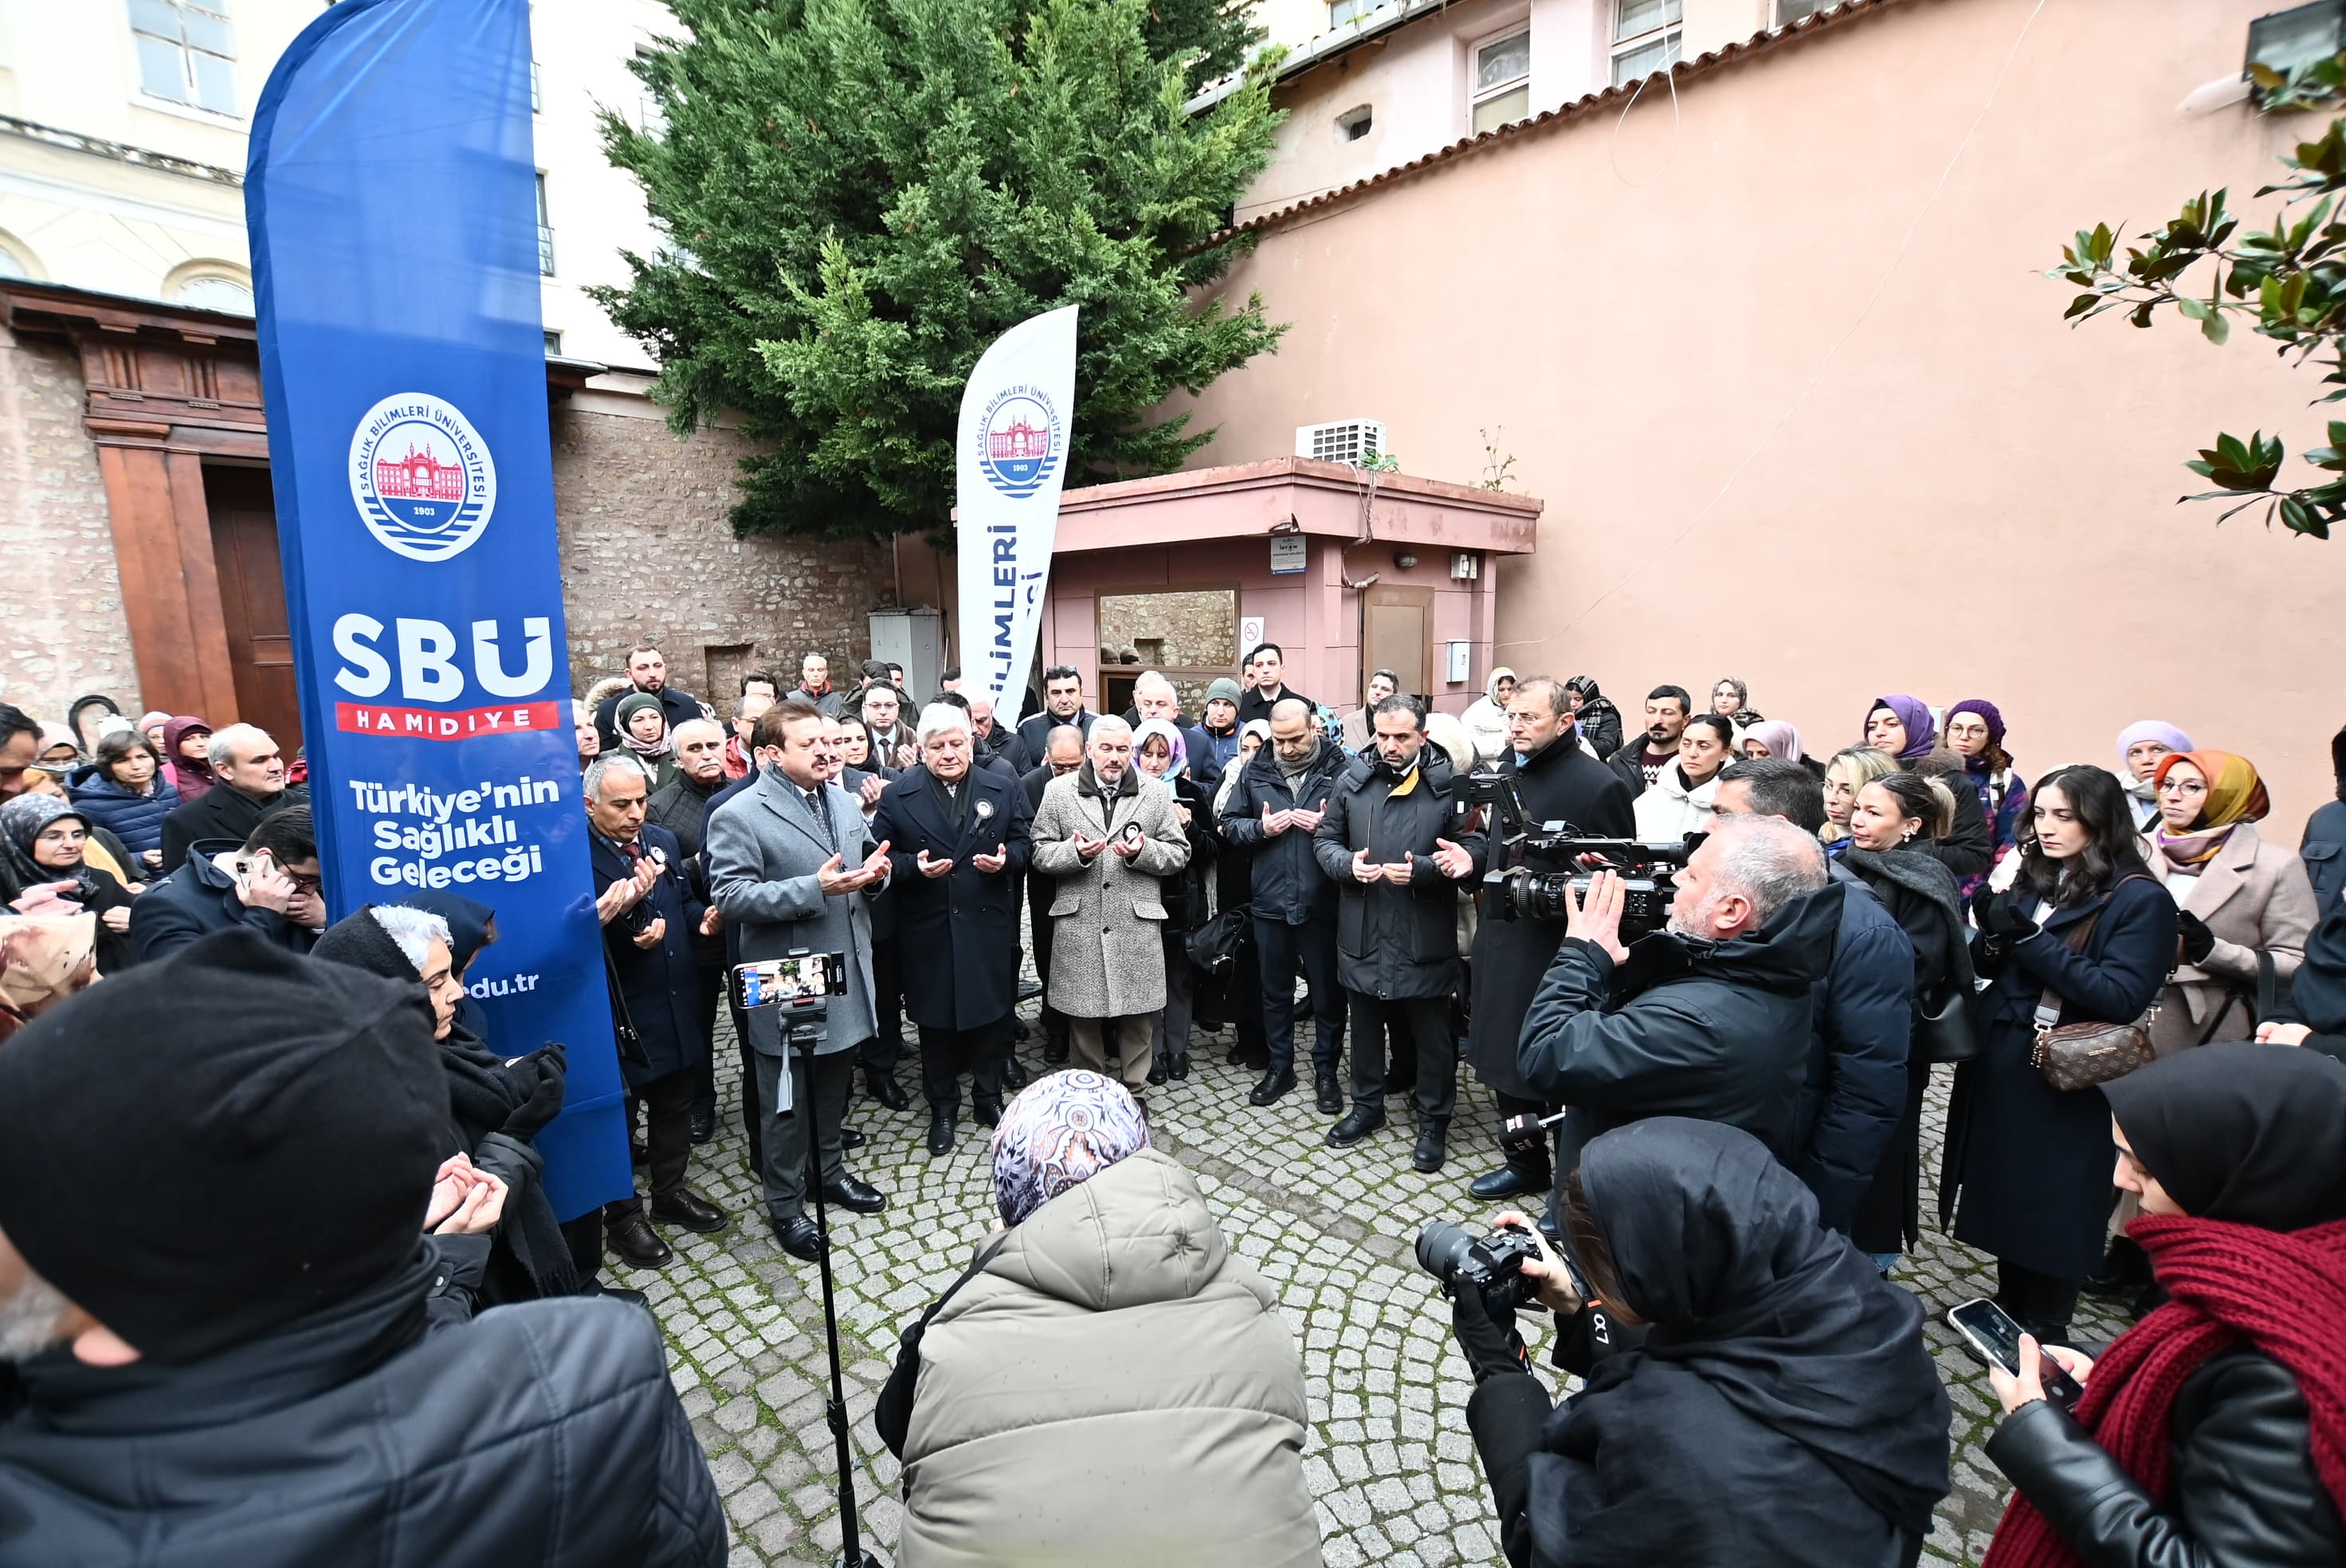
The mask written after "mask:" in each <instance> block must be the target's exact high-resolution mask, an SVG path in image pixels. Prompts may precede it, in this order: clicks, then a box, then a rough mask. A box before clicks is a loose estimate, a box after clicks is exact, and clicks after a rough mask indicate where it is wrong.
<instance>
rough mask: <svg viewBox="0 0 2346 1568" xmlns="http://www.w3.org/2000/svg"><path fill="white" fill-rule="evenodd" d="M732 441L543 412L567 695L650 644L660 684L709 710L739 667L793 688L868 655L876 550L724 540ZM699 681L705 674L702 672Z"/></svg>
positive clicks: (882, 554)
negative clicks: (811, 658) (806, 669)
mask: <svg viewBox="0 0 2346 1568" xmlns="http://www.w3.org/2000/svg"><path fill="white" fill-rule="evenodd" d="M745 450H747V448H746V447H745V445H744V444H743V443H742V442H741V441H740V440H739V438H738V437H735V436H732V435H729V434H728V433H724V432H722V431H704V432H701V433H697V434H695V435H693V436H692V437H690V438H689V439H688V440H678V438H677V437H676V436H675V435H674V434H672V433H670V432H669V431H668V427H667V425H666V424H665V423H663V422H662V421H660V420H659V419H658V418H645V417H641V416H639V415H632V414H624V413H616V412H595V411H593V410H590V409H585V408H579V407H576V406H570V405H561V404H557V405H556V410H555V413H554V496H555V518H556V526H557V528H558V529H559V531H560V534H561V540H562V574H563V612H564V614H565V616H566V617H567V618H568V621H569V629H570V667H571V671H572V676H573V678H574V680H575V682H576V689H577V690H579V691H582V692H583V691H585V690H586V687H589V686H591V685H593V684H594V683H595V682H596V681H597V680H598V679H600V678H602V677H604V676H607V675H614V674H617V673H618V672H619V671H620V670H621V669H622V668H624V667H625V666H626V664H627V649H628V647H630V646H631V645H633V644H635V643H636V642H637V640H639V639H640V640H643V641H647V642H654V643H658V645H659V647H660V649H661V651H662V652H663V653H664V654H666V655H667V657H668V676H669V679H670V680H671V681H672V682H673V683H674V684H676V685H678V686H680V687H684V688H685V689H686V690H688V691H690V692H691V693H692V694H693V695H694V696H696V697H704V698H706V699H708V700H709V701H711V702H714V703H717V704H718V705H719V708H720V709H721V708H723V706H724V704H725V703H727V702H728V701H729V700H730V699H731V697H733V695H734V692H735V684H734V683H735V678H736V677H738V675H739V672H740V671H741V670H743V669H749V668H757V667H763V668H767V669H770V670H772V671H774V672H775V673H776V674H778V675H780V676H781V677H782V678H783V680H784V682H785V684H786V685H787V684H789V683H791V682H794V681H796V680H797V678H798V668H799V660H800V659H801V657H803V656H804V655H805V654H807V653H808V652H809V651H811V650H820V651H821V652H822V653H823V654H825V655H826V656H827V657H829V658H830V660H831V678H832V679H833V680H835V681H838V682H840V683H841V684H842V685H845V684H849V683H851V682H852V677H853V672H854V668H855V666H856V665H858V664H860V663H861V662H862V660H863V659H864V658H866V657H869V655H870V651H871V642H872V636H871V625H870V622H869V621H868V619H867V618H866V616H868V614H869V612H870V611H871V610H872V607H873V606H876V605H880V604H882V603H884V602H886V601H887V600H888V599H889V597H890V596H891V594H892V587H893V578H892V573H891V564H890V562H889V558H888V549H887V546H885V545H870V544H811V543H801V542H798V541H794V540H785V539H775V538H757V539H737V538H735V537H734V536H733V530H732V528H731V526H730V525H729V524H728V523H727V522H726V514H727V513H728V512H729V511H730V510H731V508H732V504H733V481H734V473H735V469H734V463H735V460H736V459H737V458H739V456H740V454H741V453H743V452H744V451H745ZM712 671H714V672H715V673H714V675H713V676H712V674H711V672H712Z"/></svg>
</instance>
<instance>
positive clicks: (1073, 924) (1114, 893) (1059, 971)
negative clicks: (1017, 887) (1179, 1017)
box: [1028, 762, 1189, 1018]
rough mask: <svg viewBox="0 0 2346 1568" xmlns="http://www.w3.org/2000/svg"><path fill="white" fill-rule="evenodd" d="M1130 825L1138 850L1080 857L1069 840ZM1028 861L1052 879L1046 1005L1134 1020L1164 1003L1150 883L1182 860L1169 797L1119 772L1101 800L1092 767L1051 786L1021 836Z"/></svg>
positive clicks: (1157, 910) (1158, 922)
mask: <svg viewBox="0 0 2346 1568" xmlns="http://www.w3.org/2000/svg"><path fill="white" fill-rule="evenodd" d="M1131 823H1137V824H1138V825H1139V828H1140V832H1141V836H1142V843H1141V849H1140V852H1139V853H1138V854H1137V855H1135V856H1134V857H1133V858H1132V859H1130V860H1126V859H1124V858H1123V857H1122V856H1120V855H1117V854H1116V853H1115V852H1113V851H1112V850H1100V851H1099V852H1098V853H1097V854H1096V855H1094V856H1093V857H1092V858H1091V859H1090V860H1085V859H1084V858H1083V856H1081V855H1079V854H1077V853H1076V834H1077V833H1082V834H1084V835H1086V837H1089V838H1094V839H1100V838H1106V839H1111V840H1112V839H1114V838H1115V837H1116V836H1117V834H1119V833H1121V832H1123V831H1124V830H1125V828H1126V826H1127V824H1131ZM1028 833H1029V837H1028V843H1029V846H1030V854H1029V860H1028V864H1029V866H1030V867H1031V868H1032V869H1033V871H1035V873H1036V874H1039V875H1042V876H1047V877H1056V878H1057V879H1058V891H1057V893H1056V896H1054V897H1053V899H1052V900H1051V911H1050V912H1051V919H1052V921H1053V922H1054V924H1053V928H1052V936H1051V996H1050V1001H1051V1005H1052V1006H1054V1007H1056V1008H1057V1009H1058V1010H1059V1011H1060V1012H1062V1013H1066V1014H1067V1016H1069V1017H1070V1018H1134V1017H1138V1016H1140V1015H1142V1014H1145V1013H1154V1012H1156V1011H1157V1010H1158V1008H1160V1007H1163V1006H1164V1005H1165V944H1164V941H1163V938H1162V937H1161V935H1160V934H1159V933H1160V932H1161V931H1162V929H1163V927H1164V924H1165V904H1164V901H1163V897H1162V893H1163V890H1162V888H1161V887H1160V886H1159V885H1158V878H1159V877H1162V876H1166V875H1168V874H1169V873H1171V872H1174V871H1179V870H1180V869H1181V868H1182V867H1183V866H1186V865H1188V863H1189V840H1188V837H1187V835H1185V834H1184V833H1183V832H1182V830H1181V819H1180V818H1179V817H1178V816H1176V815H1175V814H1174V810H1173V796H1172V792H1171V791H1169V790H1168V789H1165V788H1163V787H1162V786H1161V785H1159V784H1158V783H1157V782H1156V781H1155V780H1154V779H1143V778H1142V777H1141V776H1140V774H1139V772H1138V770H1137V769H1127V771H1126V772H1125V774H1124V776H1123V777H1122V778H1120V779H1117V782H1116V786H1115V789H1114V793H1113V794H1103V793H1102V792H1101V789H1100V784H1099V780H1098V777H1097V775H1096V774H1095V773H1094V772H1093V770H1092V765H1091V764H1090V763H1089V762H1086V763H1085V764H1084V765H1083V766H1082V767H1081V768H1078V769H1076V771H1074V772H1073V773H1070V774H1067V775H1066V776H1065V777H1063V778H1058V779H1052V780H1051V782H1050V785H1049V787H1048V788H1046V789H1044V791H1043V804H1042V806H1041V807H1040V808H1039V809H1037V810H1036V811H1035V821H1034V825H1033V827H1032V828H1031V829H1030V830H1028Z"/></svg>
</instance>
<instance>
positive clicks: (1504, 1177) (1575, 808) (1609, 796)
mask: <svg viewBox="0 0 2346 1568" xmlns="http://www.w3.org/2000/svg"><path fill="white" fill-rule="evenodd" d="M1498 770H1499V771H1500V772H1502V773H1505V774H1506V775H1508V776H1509V777H1510V778H1512V779H1514V781H1515V796H1516V799H1519V800H1521V801H1522V802H1523V808H1524V820H1525V821H1527V822H1567V823H1570V824H1571V825H1572V827H1573V828H1574V830H1576V831H1578V832H1579V833H1581V834H1583V835H1585V836H1586V837H1590V838H1604V839H1626V838H1627V837H1628V836H1629V835H1630V833H1631V832H1632V831H1634V830H1635V829H1636V825H1637V824H1636V811H1635V808H1634V805H1633V802H1634V801H1635V799H1636V796H1635V795H1634V794H1633V793H1632V792H1631V790H1630V789H1629V787H1628V786H1627V784H1625V783H1623V782H1622V781H1621V779H1620V778H1619V776H1618V775H1617V774H1616V773H1615V772H1614V771H1613V769H1610V768H1607V766H1605V764H1604V763H1602V762H1600V761H1598V760H1597V759H1596V758H1594V757H1592V756H1590V755H1589V754H1588V753H1587V752H1586V751H1584V750H1582V749H1581V747H1580V731H1579V727H1578V725H1577V724H1576V722H1575V720H1574V718H1573V712H1572V703H1571V699H1570V697H1569V695H1568V693H1567V692H1566V689H1565V687H1564V686H1563V685H1562V683H1560V682H1558V681H1555V680H1551V679H1550V678H1548V677H1546V676H1544V675H1543V676H1534V677H1531V678H1530V679H1528V680H1526V681H1524V682H1523V683H1522V684H1521V685H1519V686H1517V687H1515V696H1513V697H1509V698H1508V699H1507V746H1506V748H1505V750H1504V751H1502V753H1501V754H1500V758H1499V762H1498ZM1498 854H1499V850H1498V845H1497V844H1496V843H1495V842H1494V843H1493V844H1492V846H1491V860H1492V862H1493V864H1494V867H1495V866H1496V865H1497V862H1498ZM1563 940H1564V926H1563V924H1562V923H1561V922H1560V921H1543V920H1529V919H1525V920H1499V919H1497V918H1495V917H1494V914H1493V912H1492V911H1490V910H1488V909H1485V910H1484V911H1483V919H1482V921H1480V922H1479V923H1478V924H1477V925H1476V926H1475V928H1474V965H1473V969H1472V975H1471V978H1472V980H1473V983H1474V1006H1473V1007H1472V1008H1471V1009H1470V1010H1469V1012H1468V1014H1467V1034H1466V1059H1467V1061H1468V1062H1470V1063H1471V1064H1473V1065H1474V1072H1475V1074H1476V1075H1477V1076H1479V1077H1480V1078H1481V1079H1482V1080H1483V1082H1484V1083H1485V1084H1489V1085H1490V1087H1491V1092H1492V1094H1493V1095H1494V1096H1496V1098H1497V1100H1498V1102H1499V1116H1500V1119H1501V1120H1503V1121H1504V1120H1505V1118H1507V1117H1509V1116H1519V1115H1551V1114H1553V1113H1554V1112H1555V1111H1556V1105H1555V1104H1554V1103H1553V1102H1552V1101H1546V1100H1543V1099H1542V1098H1540V1096H1538V1095H1535V1094H1534V1093H1533V1092H1532V1087H1531V1085H1530V1084H1528V1083H1526V1082H1525V1079H1524V1075H1523V1072H1522V1069H1521V1068H1519V1067H1518V1066H1517V1065H1516V1064H1515V1045H1516V1042H1517V1041H1519V1040H1520V1039H1522V1037H1523V1033H1524V1013H1525V1011H1526V1010H1527V1009H1529V1008H1530V1006H1531V1004H1532V994H1533V993H1534V992H1535V991H1537V990H1538V989H1539V982H1540V976H1541V975H1543V974H1545V973H1546V972H1547V966H1548V964H1549V963H1550V962H1552V961H1553V960H1554V959H1555V957H1556V943H1558V942H1562V941H1563ZM1555 1184H1556V1176H1555V1171H1554V1168H1553V1167H1552V1166H1550V1165H1549V1163H1548V1156H1547V1150H1546V1149H1545V1148H1544V1147H1539V1146H1534V1147H1531V1148H1529V1149H1526V1150H1525V1152H1524V1153H1522V1154H1515V1153H1512V1152H1511V1153H1510V1154H1509V1155H1508V1156H1507V1163H1506V1164H1505V1165H1504V1166H1500V1167H1499V1168H1498V1169H1497V1170H1494V1171H1491V1172H1488V1173H1486V1174H1484V1175H1483V1176H1477V1177H1475V1178H1474V1183H1473V1184H1472V1185H1471V1186H1469V1187H1468V1188H1467V1190H1468V1191H1469V1192H1472V1193H1473V1194H1474V1196H1476V1197H1479V1198H1482V1199H1484V1200H1485V1201H1486V1202H1487V1201H1491V1200H1494V1199H1497V1198H1503V1197H1513V1196H1515V1195H1516V1194H1518V1193H1537V1194H1541V1195H1545V1194H1546V1193H1547V1192H1549V1191H1550V1190H1551V1189H1552V1188H1553V1187H1554V1186H1555Z"/></svg>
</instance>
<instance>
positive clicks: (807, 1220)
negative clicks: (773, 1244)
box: [774, 1214, 822, 1263]
mask: <svg viewBox="0 0 2346 1568" xmlns="http://www.w3.org/2000/svg"><path fill="white" fill-rule="evenodd" d="M774 1239H775V1241H777V1242H779V1243H780V1245H781V1248H782V1250H783V1251H784V1252H787V1253H789V1254H790V1256H791V1257H795V1258H797V1259H798V1260H799V1261H800V1262H801V1263H813V1262H816V1261H818V1260H819V1259H821V1257H822V1231H821V1228H820V1227H817V1226H816V1224H815V1222H814V1221H813V1219H812V1218H811V1217H808V1216H806V1215H803V1214H802V1215H800V1216H799V1217H797V1218H796V1219H788V1220H783V1219H778V1220H776V1221H774Z"/></svg>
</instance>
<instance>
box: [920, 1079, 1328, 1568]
mask: <svg viewBox="0 0 2346 1568" xmlns="http://www.w3.org/2000/svg"><path fill="white" fill-rule="evenodd" d="M993 1162H994V1199H995V1204H996V1207H997V1208H998V1210H999V1212H1000V1214H1001V1217H1002V1223H1001V1225H1000V1226H999V1227H996V1228H995V1230H994V1233H993V1234H992V1235H990V1236H988V1237H986V1238H985V1239H984V1241H982V1242H980V1243H979V1244H978V1247H977V1254H976V1259H975V1261H974V1263H972V1264H971V1266H970V1268H969V1271H968V1272H967V1273H965V1274H964V1275H963V1276H962V1277H961V1278H960V1279H959V1280H957V1281H956V1282H955V1283H954V1286H953V1287H952V1288H951V1289H949V1290H948V1291H946V1293H945V1295H944V1297H943V1299H941V1300H940V1301H939V1302H938V1303H937V1305H936V1306H935V1307H933V1308H931V1310H930V1312H929V1315H928V1317H927V1318H926V1319H924V1322H925V1327H924V1329H923V1332H922V1334H921V1337H920V1339H919V1350H918V1369H919V1370H918V1377H917V1380H916V1381H913V1382H912V1385H911V1387H910V1389H909V1390H903V1391H907V1392H909V1393H910V1394H911V1395H912V1398H911V1400H910V1409H909V1410H908V1411H907V1410H903V1409H902V1408H901V1406H899V1405H897V1404H896V1403H895V1401H894V1400H883V1401H882V1405H883V1408H885V1409H887V1410H889V1411H890V1414H891V1415H892V1417H893V1418H894V1420H883V1421H882V1424H881V1432H882V1437H884V1438H886V1439H888V1441H889V1446H890V1448H891V1449H892V1451H895V1452H896V1453H897V1454H898V1456H899V1457H900V1458H902V1459H903V1498H904V1512H903V1528H902V1531H901V1532H900V1534H899V1536H898V1540H897V1545H896V1562H897V1563H898V1564H899V1565H900V1568H931V1565H933V1564H940V1563H1149V1564H1153V1565H1157V1568H1171V1565H1176V1564H1195V1565H1197V1568H1224V1565H1225V1564H1231V1563H1245V1564H1247V1568H1306V1565H1312V1568H1316V1565H1317V1564H1318V1563H1320V1561H1321V1555H1320V1526H1319V1522H1318V1520H1317V1518H1316V1516H1315V1514H1314V1512H1313V1510H1312V1502H1311V1492H1310V1490H1309V1489H1308V1488H1307V1487H1306V1486H1305V1485H1304V1482H1303V1462H1302V1451H1303V1442H1304V1438H1305V1427H1304V1423H1305V1421H1306V1420H1309V1419H1310V1411H1309V1402H1308V1400H1307V1399H1306V1396H1305V1393H1304V1384H1303V1366H1302V1361H1301V1358H1300V1357H1299V1356H1298V1355H1297V1353H1296V1346H1295V1339H1294V1336H1293V1335H1292V1334H1291V1333H1290V1332H1289V1330H1288V1327H1287V1322H1286V1319H1284V1318H1283V1317H1282V1316H1281V1315H1280V1308H1279V1298H1278V1297H1277V1296H1276V1294H1274V1293H1273V1291H1272V1290H1271V1288H1270V1285H1269V1284H1268V1283H1266V1282H1265V1281H1264V1279H1263V1278H1262V1277H1261V1276H1260V1274H1258V1273H1257V1272H1256V1271H1255V1269H1254V1268H1253V1267H1252V1266H1251V1265H1250V1264H1249V1263H1248V1262H1247V1261H1246V1260H1245V1259H1244V1258H1242V1257H1239V1255H1238V1254H1237V1253H1236V1252H1235V1251H1233V1250H1231V1248H1230V1246H1229V1242H1228V1241H1227V1240H1226V1239H1225V1238H1224V1237H1223V1236H1222V1231H1221V1227H1220V1226H1219V1224H1218V1223H1216V1221H1215V1218H1214V1213H1213V1210H1212V1209H1210V1208H1209V1207H1207V1205H1206V1200H1205V1196H1204V1195H1203V1194H1202V1193H1200V1192H1199V1190H1198V1184H1197V1179H1196V1178H1195V1177H1194V1176H1191V1175H1190V1174H1189V1172H1188V1169H1187V1168H1186V1167H1184V1166H1182V1165H1181V1164H1180V1162H1179V1161H1178V1160H1175V1159H1173V1158H1172V1157H1171V1156H1167V1155H1164V1154H1160V1153H1158V1151H1157V1150H1155V1149H1152V1148H1150V1147H1149V1146H1148V1125H1147V1124H1146V1123H1145V1122H1144V1121H1143V1120H1142V1119H1141V1115H1140V1107H1139V1106H1138V1105H1137V1104H1135V1103H1134V1101H1133V1099H1132V1097H1131V1096H1130V1095H1127V1094H1126V1093H1125V1091H1124V1089H1123V1088H1122V1087H1121V1086H1120V1085H1118V1084H1115V1083H1113V1082H1111V1081H1110V1080H1109V1079H1107V1078H1106V1077H1103V1076H1101V1075H1100V1074H1096V1073H1089V1072H1085V1071H1082V1070H1080V1069H1077V1070H1073V1071H1068V1072H1064V1073H1054V1074H1049V1075H1048V1076H1046V1077H1044V1078H1039V1079H1037V1080H1035V1083H1034V1084H1031V1085H1029V1086H1028V1087H1027V1088H1026V1089H1025V1091H1024V1092H1023V1093H1021V1094H1020V1095H1018V1096H1017V1098H1015V1099H1014V1100H1012V1101H1011V1102H1010V1105H1009V1106H1008V1107H1007V1108H1006V1109H1005V1112H1004V1113H1003V1117H1002V1123H1001V1125H999V1126H997V1127H996V1128H995V1129H994V1142H993ZM902 1376H903V1374H902V1373H900V1378H901V1377H902ZM899 1387H900V1385H899V1383H898V1382H897V1381H896V1380H892V1383H891V1392H892V1394H894V1393H896V1392H897V1391H898V1390H899Z"/></svg>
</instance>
